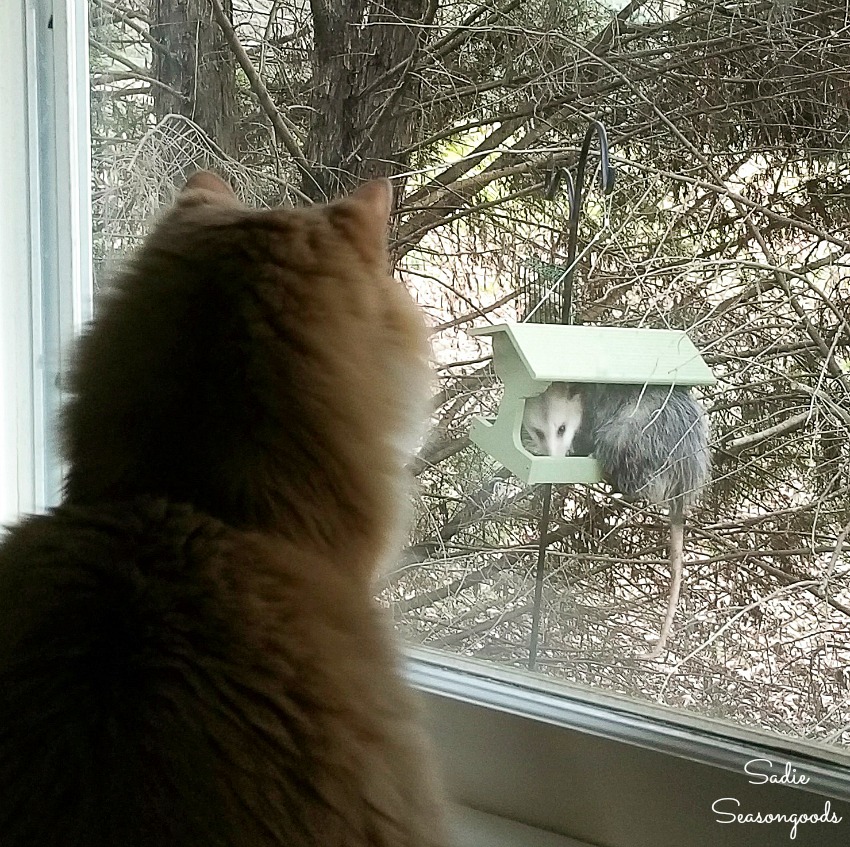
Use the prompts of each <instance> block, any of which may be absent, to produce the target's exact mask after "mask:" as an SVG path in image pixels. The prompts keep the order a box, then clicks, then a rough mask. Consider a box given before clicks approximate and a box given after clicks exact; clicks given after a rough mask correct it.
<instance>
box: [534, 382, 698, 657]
mask: <svg viewBox="0 0 850 847" xmlns="http://www.w3.org/2000/svg"><path fill="white" fill-rule="evenodd" d="M522 443H523V446H524V447H525V448H526V449H527V450H528V451H529V453H533V454H535V455H543V456H569V455H572V454H574V453H579V454H585V453H592V454H593V455H594V456H595V457H596V459H597V460H598V462H599V464H600V465H601V467H602V472H603V474H604V475H605V478H606V479H607V480H608V482H610V483H611V485H613V486H614V487H615V488H616V489H617V490H619V491H620V492H622V493H623V494H624V495H625V496H626V497H627V498H630V499H631V498H643V499H646V500H649V501H650V502H651V503H657V504H659V505H664V506H667V507H668V508H669V510H670V548H669V560H670V571H671V575H672V581H671V586H670V599H669V602H668V605H667V615H666V617H665V619H664V624H663V626H662V628H661V635H660V638H659V640H658V643H657V644H656V645H655V647H654V648H653V649H652V651H651V652H650V653H649V654H648V655H647V656H646V658H649V659H655V658H657V657H658V656H660V655H661V653H662V652H663V650H664V647H665V645H666V643H667V638H668V636H669V634H670V629H671V627H672V624H673V617H674V615H675V613H676V607H677V606H678V602H679V592H680V590H681V585H682V565H683V556H684V531H685V530H684V524H685V519H684V516H685V511H686V509H687V508H688V507H689V506H690V505H692V504H693V503H694V502H695V501H696V499H697V497H698V496H699V494H700V492H701V490H702V489H703V487H704V486H705V484H706V482H707V481H708V478H709V473H710V454H709V450H708V426H707V422H706V417H705V412H704V411H703V409H702V407H701V406H700V405H699V404H698V403H697V402H696V400H695V399H694V398H693V396H692V395H691V392H690V390H689V389H687V388H681V387H669V386H658V385H610V384H605V385H597V384H583V383H564V382H553V383H552V384H551V385H550V386H549V387H548V388H547V389H546V390H545V391H544V392H543V393H542V394H538V395H537V396H535V397H529V398H528V399H526V401H525V411H524V415H523V422H522Z"/></svg>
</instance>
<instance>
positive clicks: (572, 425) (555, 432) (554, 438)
mask: <svg viewBox="0 0 850 847" xmlns="http://www.w3.org/2000/svg"><path fill="white" fill-rule="evenodd" d="M581 417H582V402H581V395H580V394H579V393H578V391H577V390H576V389H575V387H574V386H572V385H569V384H567V383H564V382H553V383H552V384H551V385H550V386H549V387H548V388H547V389H546V390H545V391H544V392H543V393H542V394H538V395H537V396H536V397H529V398H528V399H527V400H526V401H525V413H524V414H523V418H522V443H523V446H524V447H525V449H526V450H528V452H529V453H533V454H534V455H535V456H569V455H570V454H571V453H572V452H573V442H574V441H575V437H576V434H577V433H578V430H579V427H580V426H581Z"/></svg>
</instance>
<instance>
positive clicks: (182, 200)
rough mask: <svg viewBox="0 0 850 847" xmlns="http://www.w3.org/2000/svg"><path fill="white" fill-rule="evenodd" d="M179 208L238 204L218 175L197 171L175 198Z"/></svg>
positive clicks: (226, 183) (232, 193)
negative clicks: (213, 204)
mask: <svg viewBox="0 0 850 847" xmlns="http://www.w3.org/2000/svg"><path fill="white" fill-rule="evenodd" d="M177 202H178V203H179V204H180V205H181V206H199V205H203V204H205V203H206V204H212V203H238V202H239V200H238V199H237V197H236V194H235V193H234V191H233V188H231V186H230V183H228V182H225V181H224V180H223V179H222V178H221V177H220V176H218V174H214V173H213V172H212V171H197V172H196V173H193V174H192V176H190V177H189V179H187V180H186V185H184V186H183V190H182V191H181V192H180V195H179V196H178V198H177Z"/></svg>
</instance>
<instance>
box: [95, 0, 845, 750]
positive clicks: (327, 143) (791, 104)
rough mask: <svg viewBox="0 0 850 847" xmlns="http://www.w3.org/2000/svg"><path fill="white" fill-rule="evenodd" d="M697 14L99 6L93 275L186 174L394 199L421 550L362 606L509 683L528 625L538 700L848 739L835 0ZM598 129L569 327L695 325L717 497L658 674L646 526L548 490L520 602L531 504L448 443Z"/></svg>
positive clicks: (664, 593) (653, 518) (600, 495)
mask: <svg viewBox="0 0 850 847" xmlns="http://www.w3.org/2000/svg"><path fill="white" fill-rule="evenodd" d="M320 7H321V8H322V9H324V12H319V11H318V10H319V9H320ZM701 8H702V7H701V6H699V5H698V4H692V3H690V2H670V0H664V2H654V1H653V2H649V3H646V4H641V3H637V4H635V3H632V4H629V5H628V6H625V7H624V6H623V4H616V8H614V9H612V7H611V5H609V4H606V3H604V2H601V3H595V2H575V3H567V2H551V0H529V1H528V2H522V3H515V2H507V1H506V2H503V3H497V4H493V3H481V4H477V3H448V2H434V3H428V2H425V0H415V2H405V3H398V2H392V3H389V4H372V3H363V4H350V3H328V4H309V3H307V2H306V0H273V1H272V0H269V2H263V0H241V1H240V2H238V3H232V2H230V0H212V2H210V0H179V2H178V0H124V2H120V3H113V2H110V0H92V3H91V39H92V41H91V45H92V51H91V85H92V122H93V124H92V125H93V148H92V159H93V168H94V184H93V191H94V206H95V225H94V228H95V252H96V273H97V280H98V283H99V284H101V285H102V284H103V280H104V279H105V274H107V273H108V271H109V268H110V267H111V266H112V264H113V262H114V260H115V259H116V258H118V257H121V256H123V255H124V254H125V252H126V251H127V250H128V249H129V248H131V247H132V246H133V245H134V244H136V243H138V241H139V239H140V237H141V236H142V235H143V233H144V232H145V231H146V228H147V226H148V224H149V221H150V219H151V216H152V215H153V214H154V213H155V212H156V210H158V209H159V208H160V207H161V206H162V204H163V203H165V202H167V200H168V198H169V196H170V195H171V192H172V189H173V187H174V186H175V185H179V184H180V183H181V182H182V180H183V179H184V178H185V176H186V174H187V173H189V172H191V171H192V170H194V169H196V168H198V167H212V168H214V169H216V170H217V171H219V172H220V173H222V174H223V175H225V176H227V177H228V178H229V179H230V180H231V181H232V182H233V183H234V185H235V186H236V187H237V189H238V191H239V192H240V194H241V195H242V196H243V197H244V198H245V199H246V200H247V201H249V202H251V203H255V204H265V203H268V204H272V203H289V202H296V203H298V202H304V201H305V200H310V199H312V200H315V199H321V198H322V197H324V196H334V195H336V194H338V193H339V192H340V191H341V190H343V189H346V188H348V187H350V186H351V185H354V184H356V183H357V181H358V180H360V179H362V178H365V177H369V176H373V175H376V174H379V175H389V176H392V177H393V178H394V182H395V185H396V187H397V195H398V197H399V198H400V200H399V204H400V205H399V214H398V216H397V219H396V226H395V229H394V233H393V236H394V240H393V249H394V258H395V261H396V272H397V274H398V275H399V276H400V277H401V278H402V279H403V280H404V281H405V282H406V283H407V285H408V286H409V288H410V290H411V291H412V292H414V294H415V296H416V298H417V299H418V301H419V302H420V304H421V305H422V307H423V309H425V311H426V312H427V315H428V318H429V320H430V323H431V326H432V327H433V346H434V353H435V360H436V369H437V375H438V378H439V385H438V389H437V394H436V398H435V404H434V405H435V409H434V416H433V429H432V431H431V434H430V436H429V437H428V439H427V441H426V442H425V443H424V444H423V445H422V448H421V451H420V454H419V457H418V459H417V460H416V463H415V466H414V470H415V473H416V476H417V479H418V483H419V487H418V491H417V494H416V507H417V508H416V521H415V526H414V528H413V531H412V535H411V539H410V543H409V545H408V546H407V548H406V549H405V550H404V552H403V554H402V556H401V558H400V560H399V562H398V564H397V566H396V567H394V568H392V569H391V571H390V572H389V573H388V574H387V576H386V578H385V580H384V581H383V583H382V584H381V586H380V595H379V596H380V599H381V601H382V602H383V603H385V604H386V605H387V606H389V607H390V608H391V610H392V614H393V615H394V619H395V622H396V625H397V628H398V630H399V631H400V632H401V633H402V634H403V636H404V638H405V639H407V640H408V641H409V642H410V643H413V644H425V645H429V646H433V647H440V648H442V649H444V650H447V651H451V652H455V653H460V654H463V655H466V656H473V657H478V658H481V659H486V660H490V661H493V662H499V663H501V664H502V665H506V666H515V667H518V668H524V667H526V665H527V664H528V659H529V649H530V641H531V636H532V628H533V626H534V621H535V619H536V620H537V622H538V624H539V646H538V652H537V658H536V662H535V669H536V671H537V672H539V673H541V674H545V675H547V676H549V677H552V678H557V679H560V680H563V681H564V682H565V683H571V684H580V685H590V686H595V687H599V688H603V689H606V690H611V691H616V692H620V693H625V694H628V695H631V696H633V697H634V698H635V699H636V700H637V701H639V700H650V701H653V702H659V703H662V704H666V705H669V706H671V707H674V708H676V709H686V710H691V711H693V712H698V713H701V714H705V715H711V716H714V717H719V718H725V719H728V720H730V721H735V722H739V723H741V724H746V725H749V726H754V727H761V728H764V729H767V730H771V731H774V732H777V733H781V734H785V735H791V736H795V737H799V738H804V739H811V740H816V741H818V742H822V743H824V744H830V745H841V744H847V743H848V741H850V696H848V694H849V693H850V637H848V632H850V556H848V553H847V549H848V545H850V541H848V538H847V535H848V528H850V524H848V521H850V510H848V484H850V455H849V454H848V444H850V438H848V430H850V356H848V347H850V330H848V324H847V319H846V315H847V314H848V313H850V284H849V283H848V279H849V278H850V274H848V264H850V242H848V240H847V236H846V233H847V232H848V223H849V222H850V194H848V189H847V186H848V185H850V160H849V159H848V157H847V154H846V137H847V132H848V131H850V108H848V106H850V101H848V94H847V87H846V73H845V70H844V65H845V64H846V62H845V59H844V57H846V56H847V55H848V52H847V51H848V49H850V44H849V43H848V41H850V31H848V29H847V28H846V26H845V21H844V17H843V11H842V10H841V9H839V8H837V7H836V8H835V9H826V8H825V9H823V10H821V11H820V12H819V13H818V14H817V15H812V14H810V13H809V12H807V11H805V10H804V9H802V8H799V9H798V8H797V7H794V6H790V5H788V4H775V5H774V6H771V7H770V10H769V11H768V12H767V13H765V14H764V15H762V16H760V17H758V18H755V17H753V16H752V15H751V14H750V13H748V12H746V10H744V12H742V13H741V14H739V13H738V11H728V14H727V11H726V10H720V11H723V14H721V13H720V11H718V12H717V13H716V14H711V15H705V14H703V13H702V12H701V11H700V9H701ZM731 8H732V7H729V9H731ZM743 8H744V7H742V9H743ZM620 9H622V11H621V13H620V17H619V18H618V24H617V25H614V24H613V23H612V11H618V10H620ZM211 10H213V11H212V13H211ZM756 67H757V68H759V72H758V74H754V73H753V68H756ZM842 75H844V76H842ZM842 79H843V82H842ZM589 116H595V117H598V118H599V119H600V120H601V121H602V122H603V123H604V125H605V127H606V128H607V131H608V138H609V142H610V145H611V154H612V161H613V164H614V166H615V167H616V171H617V179H616V184H615V186H614V190H613V192H612V193H611V194H609V195H607V196H606V195H603V194H601V193H600V191H599V190H598V186H597V182H598V177H597V175H598V172H599V163H600V157H599V152H598V150H599V146H598V142H597V140H596V139H595V138H594V139H592V140H591V144H590V153H589V158H588V166H587V172H586V174H585V179H584V194H585V198H584V201H583V204H582V206H581V208H580V214H579V217H578V229H577V238H578V240H577V259H576V264H575V277H574V290H573V293H572V312H573V317H574V319H575V321H577V322H580V323H583V324H593V325H603V326H625V327H653V328H672V329H680V330H687V331H688V334H689V336H690V338H691V339H692V340H693V342H694V343H695V344H696V346H697V348H698V349H699V350H700V351H701V353H702V355H703V356H704V358H705V361H706V362H707V363H708V364H709V365H710V367H711V368H712V370H713V373H714V375H715V376H716V377H717V380H718V382H717V384H716V385H714V386H708V387H703V388H698V389H695V396H696V397H697V398H698V399H699V401H700V402H701V403H702V405H703V406H704V408H705V409H706V411H707V413H708V418H709V421H710V432H711V443H710V448H711V455H712V460H713V471H712V482H711V484H710V486H708V488H707V489H706V491H705V492H704V493H703V496H702V497H701V499H700V501H699V502H698V504H697V505H696V506H695V507H694V508H692V509H691V510H690V512H689V514H688V516H687V527H686V534H685V578H684V585H683V589H682V592H681V598H680V600H679V602H678V607H677V609H676V614H675V618H674V622H673V628H672V633H671V635H670V638H669V640H668V643H667V645H666V647H665V649H664V650H663V651H662V653H661V656H660V657H659V658H658V659H654V660H646V659H645V658H644V657H645V655H646V653H647V652H648V650H649V649H650V648H651V647H652V646H653V644H654V643H655V641H656V639H657V638H658V635H659V631H660V629H661V626H662V621H663V618H664V613H665V609H666V606H667V598H668V592H669V587H670V572H669V569H668V562H667V543H668V539H669V534H670V528H669V521H668V516H667V514H666V512H665V511H664V510H663V509H660V508H659V507H658V506H652V505H647V504H646V503H645V502H643V501H642V500H640V498H638V499H637V500H636V501H634V502H628V501H627V500H626V499H624V498H623V497H622V496H620V495H619V494H617V493H616V492H613V491H612V489H611V487H610V486H608V485H606V484H604V483H599V484H592V485H555V486H554V491H553V494H552V507H551V519H550V521H549V524H548V529H547V534H546V537H547V540H548V546H547V553H546V556H545V560H544V563H543V564H544V567H543V577H544V579H543V583H542V594H541V596H540V598H539V599H537V598H536V595H535V569H536V555H537V553H536V548H537V544H538V540H539V537H540V528H539V521H540V515H541V508H542V489H541V488H539V487H537V488H529V487H528V486H526V485H524V484H522V483H521V482H519V481H518V480H517V478H516V477H514V476H512V475H511V474H510V473H509V472H507V471H506V470H505V469H504V468H503V467H501V466H500V465H499V463H498V462H496V461H495V460H494V459H493V458H491V457H489V456H488V455H486V454H484V453H483V452H482V451H480V450H479V449H477V448H475V447H473V446H472V445H471V444H470V442H469V429H470V425H471V422H472V420H473V418H474V417H475V416H483V417H493V415H494V414H495V413H496V410H497V408H498V404H499V401H500V397H501V393H502V385H501V383H500V380H499V379H497V378H496V376H495V374H494V369H493V363H492V360H491V347H490V342H489V340H488V339H487V338H486V337H480V336H472V335H470V334H469V330H470V329H471V328H472V327H474V326H485V325H487V324H490V323H498V322H500V321H516V320H520V321H522V320H526V319H528V320H532V321H543V322H548V323H552V322H557V321H558V320H559V318H560V313H561V303H562V300H563V297H564V293H565V292H564V289H563V282H564V277H565V271H566V270H567V266H568V261H567V257H568V252H569V250H568V248H569V238H568V226H567V220H568V215H569V208H570V204H569V200H568V190H567V189H568V182H569V180H568V179H567V177H566V176H565V175H563V174H561V173H560V171H559V169H561V168H563V169H565V171H566V173H569V174H572V175H575V173H576V160H577V153H578V151H579V149H580V147H581V145H582V142H583V140H584V137H585V131H586V129H587V127H588V117H589ZM549 295H551V296H549ZM573 355H575V356H576V357H577V358H578V360H579V361H581V362H583V363H584V364H583V365H582V366H591V365H592V363H591V362H585V359H586V357H583V356H582V351H581V350H576V351H575V352H574V354H573ZM659 437H660V436H659Z"/></svg>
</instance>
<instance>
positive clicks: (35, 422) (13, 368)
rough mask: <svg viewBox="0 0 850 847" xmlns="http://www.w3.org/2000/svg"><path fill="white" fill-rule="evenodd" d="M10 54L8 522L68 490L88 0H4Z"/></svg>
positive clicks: (1, 491) (6, 141)
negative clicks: (65, 424)
mask: <svg viewBox="0 0 850 847" xmlns="http://www.w3.org/2000/svg"><path fill="white" fill-rule="evenodd" d="M0 55H2V56H3V57H4V65H5V68H4V73H3V74H2V75H1V76H0V103H2V104H3V108H4V117H3V120H2V121H0V163H2V173H3V176H4V178H3V181H2V188H0V191H2V206H3V210H4V214H3V225H2V227H0V280H2V282H0V398H2V407H0V523H2V524H6V523H8V522H9V521H11V520H14V519H15V518H16V517H17V516H18V515H21V514H26V513H30V512H41V511H44V510H45V509H46V508H48V507H49V506H52V505H55V503H56V502H57V501H58V497H59V491H60V485H61V465H60V462H59V458H58V444H57V437H56V414H57V411H58V409H59V402H60V394H61V390H60V383H59V375H60V374H61V373H64V372H65V370H66V368H65V364H66V362H65V359H66V355H67V352H68V348H69V345H70V343H71V341H72V340H73V338H74V337H75V336H76V334H77V333H78V332H79V331H80V329H81V327H82V326H83V324H84V323H85V321H87V320H88V318H89V317H90V315H91V308H92V260H91V232H92V228H91V189H90V186H91V173H90V168H91V166H90V148H89V97H88V92H89V82H88V15H87V6H86V2H85V0H79V1H78V2H75V1H74V0H67V1H66V0H55V2H54V0H6V2H4V4H3V11H2V14H0Z"/></svg>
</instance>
